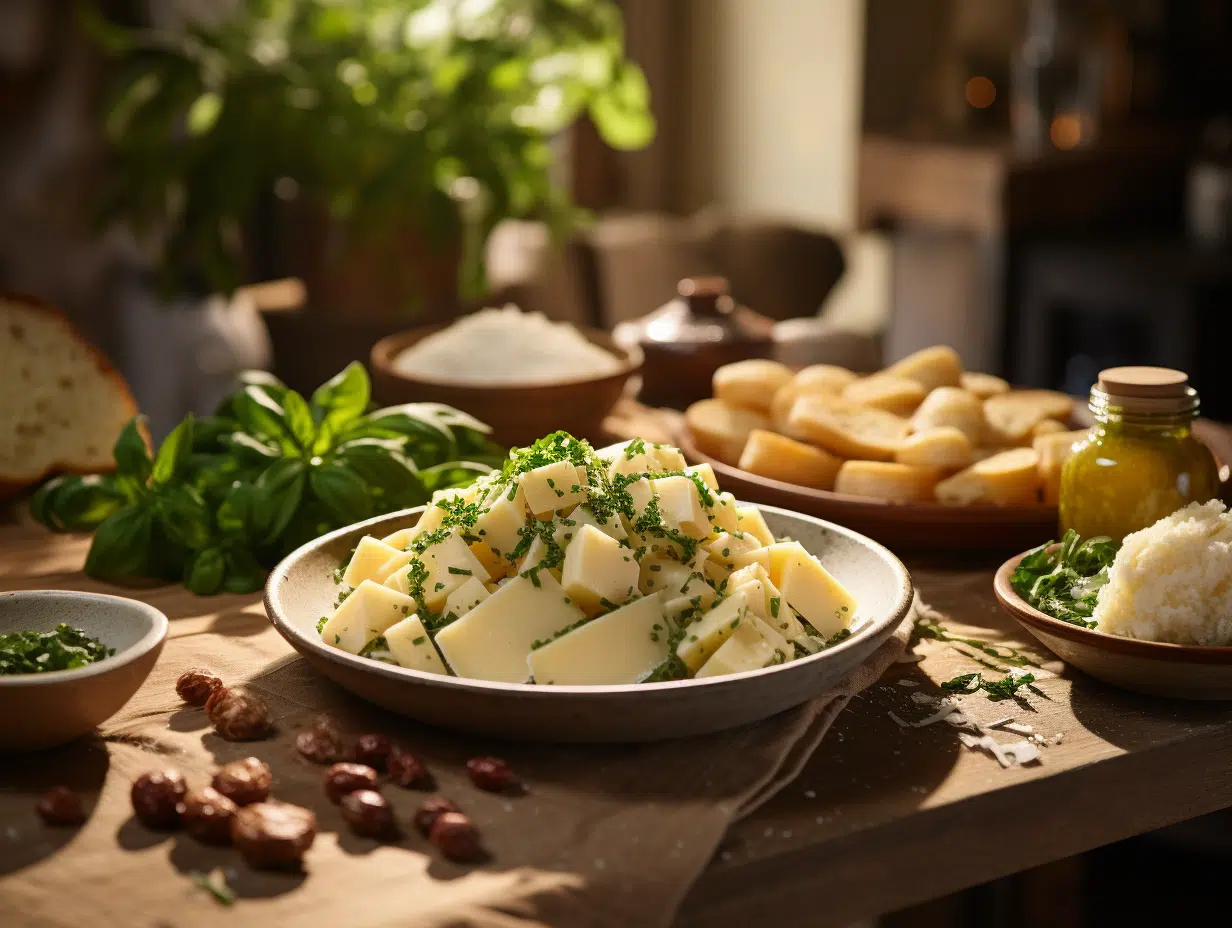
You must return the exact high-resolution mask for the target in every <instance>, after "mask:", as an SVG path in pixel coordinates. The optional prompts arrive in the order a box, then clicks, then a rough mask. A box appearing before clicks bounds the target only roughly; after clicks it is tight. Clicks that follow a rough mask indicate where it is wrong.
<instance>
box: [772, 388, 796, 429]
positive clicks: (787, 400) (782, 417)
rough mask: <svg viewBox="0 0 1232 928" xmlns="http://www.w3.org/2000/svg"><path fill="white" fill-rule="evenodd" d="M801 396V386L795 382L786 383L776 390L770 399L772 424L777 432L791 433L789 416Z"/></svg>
mask: <svg viewBox="0 0 1232 928" xmlns="http://www.w3.org/2000/svg"><path fill="white" fill-rule="evenodd" d="M799 396H800V388H799V387H797V386H796V385H795V384H794V383H788V384H784V385H783V386H781V387H779V388H778V389H777V390H775V391H774V399H773V400H771V401H770V424H771V425H772V426H774V430H775V431H776V432H782V433H783V434H784V435H790V434H791V431H790V429H789V428H788V425H787V417H788V416H789V415H791V407H792V406H794V405H795V403H796V398H797V397H799Z"/></svg>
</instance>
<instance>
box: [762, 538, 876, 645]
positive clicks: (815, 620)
mask: <svg viewBox="0 0 1232 928" xmlns="http://www.w3.org/2000/svg"><path fill="white" fill-rule="evenodd" d="M776 586H778V588H779V590H781V591H782V594H783V598H784V599H785V600H786V601H787V602H788V603H790V604H791V607H792V608H793V609H795V610H796V612H798V613H800V615H801V616H803V617H804V619H805V621H807V622H808V623H809V624H810V625H812V626H813V628H815V629H817V632H818V633H819V634H820V635H822V636H823V637H825V638H829V637H830V636H831V635H835V634H837V633H838V632H840V631H842V630H843V629H844V628H847V627H848V626H849V625H851V620H852V619H854V618H855V616H856V600H855V597H853V596H852V595H851V594H850V593H849V592H847V590H846V589H845V588H844V587H843V585H842V584H841V583H839V582H838V581H837V580H835V579H834V577H832V576H831V575H830V572H829V571H827V570H826V569H825V568H824V567H822V566H821V564H820V563H819V562H818V560H817V558H815V557H812V556H811V555H809V554H804V556H803V557H801V556H798V555H796V556H793V557H791V558H790V559H788V560H787V562H786V563H785V564H784V566H783V570H782V573H781V575H780V579H779V581H778V582H777V584H776Z"/></svg>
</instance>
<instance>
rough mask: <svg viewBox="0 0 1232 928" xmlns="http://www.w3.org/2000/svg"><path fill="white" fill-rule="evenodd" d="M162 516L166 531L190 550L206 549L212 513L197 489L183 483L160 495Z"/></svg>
mask: <svg viewBox="0 0 1232 928" xmlns="http://www.w3.org/2000/svg"><path fill="white" fill-rule="evenodd" d="M158 518H159V521H160V522H161V523H162V527H163V531H165V532H166V533H167V534H168V535H169V536H170V537H172V538H174V539H175V540H176V541H178V542H179V543H180V544H182V545H184V547H186V548H188V549H189V550H192V551H195V550H197V549H198V548H204V547H205V546H206V545H207V544H209V540H210V512H209V510H208V509H207V508H206V506H205V500H203V499H202V498H201V494H199V493H198V492H197V491H196V490H195V489H193V488H192V487H190V486H187V485H183V486H177V487H171V488H169V489H166V490H164V491H163V492H161V493H160V494H159V495H158Z"/></svg>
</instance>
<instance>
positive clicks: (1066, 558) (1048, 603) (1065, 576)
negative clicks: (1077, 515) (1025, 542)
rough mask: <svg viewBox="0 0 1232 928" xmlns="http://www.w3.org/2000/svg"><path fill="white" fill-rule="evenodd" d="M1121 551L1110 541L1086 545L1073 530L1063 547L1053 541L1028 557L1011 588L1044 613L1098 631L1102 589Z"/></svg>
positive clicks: (1091, 540) (1096, 540)
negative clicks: (1096, 614) (1097, 609)
mask: <svg viewBox="0 0 1232 928" xmlns="http://www.w3.org/2000/svg"><path fill="white" fill-rule="evenodd" d="M1117 548H1118V545H1117V543H1116V542H1114V541H1113V540H1112V539H1110V538H1105V537H1103V536H1100V537H1096V538H1088V539H1087V540H1086V541H1082V540H1081V539H1080V538H1079V536H1078V533H1077V532H1075V531H1074V530H1073V529H1070V530H1069V531H1068V532H1066V533H1065V537H1064V538H1062V539H1061V544H1060V545H1054V543H1053V542H1051V541H1050V542H1049V543H1048V544H1046V545H1041V546H1040V547H1038V548H1036V549H1035V550H1033V551H1031V552H1030V553H1029V554H1028V555H1027V556H1026V557H1024V558H1023V559H1022V561H1021V562H1020V563H1019V564H1018V566H1017V567H1016V568H1015V569H1014V573H1013V576H1011V577H1010V585H1011V586H1012V587H1013V588H1014V592H1016V593H1017V594H1018V595H1019V596H1021V597H1022V598H1023V599H1025V600H1026V601H1027V602H1029V603H1030V604H1031V605H1032V606H1034V607H1035V608H1036V609H1038V610H1039V611H1040V612H1043V613H1046V614H1047V615H1050V616H1052V617H1053V618H1055V619H1060V620H1061V621H1062V622H1069V623H1070V624H1071V625H1079V626H1082V627H1083V628H1094V627H1095V625H1096V623H1095V622H1094V621H1092V620H1091V616H1092V614H1093V613H1094V612H1095V605H1096V603H1097V601H1098V596H1099V589H1100V587H1102V586H1103V585H1104V584H1106V583H1107V582H1108V568H1109V567H1110V566H1112V561H1113V559H1114V558H1115V557H1116V553H1117Z"/></svg>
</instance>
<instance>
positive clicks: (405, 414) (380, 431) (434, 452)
mask: <svg viewBox="0 0 1232 928" xmlns="http://www.w3.org/2000/svg"><path fill="white" fill-rule="evenodd" d="M434 406H435V404H432V403H406V404H404V405H402V406H390V407H387V408H386V409H378V410H377V411H376V412H374V413H371V414H369V415H367V416H365V417H364V418H363V419H361V420H359V421H357V422H355V423H353V424H352V427H351V428H349V429H348V430H347V431H346V432H344V433H343V434H342V435H341V436H339V437H340V440H341V441H344V442H345V441H349V440H353V439H357V438H389V437H401V438H404V439H406V443H405V445H404V448H405V450H406V454H407V456H408V457H410V458H411V459H412V460H413V461H414V462H415V464H416V465H417V466H419V467H428V466H431V465H433V464H440V463H441V462H443V461H452V460H455V459H456V458H457V456H458V454H457V447H458V445H457V442H456V441H455V439H454V436H453V432H452V431H450V429H449V427H448V426H447V425H446V424H444V423H443V422H441V421H438V417H437V416H435V415H434V414H433V408H434Z"/></svg>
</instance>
